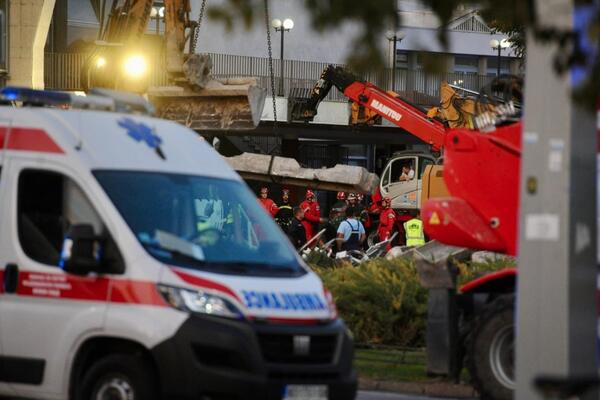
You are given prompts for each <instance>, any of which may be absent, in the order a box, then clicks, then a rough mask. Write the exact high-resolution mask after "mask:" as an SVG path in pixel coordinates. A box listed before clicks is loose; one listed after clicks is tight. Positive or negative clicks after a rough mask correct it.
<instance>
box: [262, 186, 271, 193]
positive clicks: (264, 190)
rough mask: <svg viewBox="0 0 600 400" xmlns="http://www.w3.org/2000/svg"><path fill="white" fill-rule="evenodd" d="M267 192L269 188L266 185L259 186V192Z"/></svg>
mask: <svg viewBox="0 0 600 400" xmlns="http://www.w3.org/2000/svg"><path fill="white" fill-rule="evenodd" d="M268 193H269V188H268V187H266V186H263V187H261V188H260V194H268Z"/></svg>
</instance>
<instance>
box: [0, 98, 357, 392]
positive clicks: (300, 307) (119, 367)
mask: <svg viewBox="0 0 600 400" xmlns="http://www.w3.org/2000/svg"><path fill="white" fill-rule="evenodd" d="M111 94H114V93H110V92H106V93H105V94H104V95H102V96H100V95H95V96H94V95H92V96H87V97H81V96H75V95H70V94H66V93H59V92H47V91H35V90H30V89H18V88H17V89H15V88H4V89H2V90H0V204H2V207H0V221H2V230H0V279H1V280H2V281H3V285H2V290H0V396H8V397H12V396H16V397H24V398H36V399H72V400H90V399H108V398H110V399H123V400H126V399H135V400H155V399H174V398H177V399H225V398H227V399H283V398H286V399H293V398H298V396H305V395H306V393H310V394H311V395H313V397H316V398H322V399H352V398H354V396H355V393H356V385H357V377H356V372H355V370H354V369H353V367H352V358H353V343H352V339H351V337H350V334H349V332H348V330H347V328H346V327H345V325H344V323H343V322H342V321H341V320H340V319H339V318H338V316H337V312H336V309H335V305H334V303H333V300H332V297H331V294H330V293H329V292H328V291H327V289H325V288H324V287H323V284H322V282H321V280H320V279H319V278H318V276H317V275H316V274H315V273H313V272H312V271H311V270H310V269H309V268H308V267H307V266H306V264H305V263H304V262H303V261H302V259H301V258H300V257H299V255H298V254H297V253H296V251H295V250H294V248H293V247H292V245H291V244H290V242H289V241H288V240H287V238H286V237H285V236H284V235H283V233H282V232H281V230H280V229H279V228H278V226H277V225H276V224H275V222H274V221H273V219H272V218H270V217H269V216H268V215H267V214H266V213H265V212H264V210H263V209H262V208H261V207H260V206H259V204H258V203H257V202H256V199H255V197H254V195H253V194H252V193H251V192H250V190H249V189H248V187H247V186H246V184H245V183H244V182H243V181H242V179H241V178H240V177H239V176H238V175H237V174H236V173H235V172H234V171H233V170H232V169H231V168H230V167H229V166H228V165H227V163H226V162H225V160H223V159H222V158H221V156H220V155H219V154H218V153H217V152H215V151H214V150H213V149H212V148H211V147H210V146H209V145H208V144H206V143H205V141H204V140H203V139H202V138H201V137H199V136H198V135H197V134H196V133H194V132H193V131H191V130H190V129H188V128H185V127H183V126H181V125H179V124H176V123H174V122H170V121H166V120H161V119H156V118H152V117H151V116H149V115H148V114H149V113H150V112H151V110H152V107H151V106H150V105H149V104H148V103H146V102H145V101H144V100H143V99H141V98H139V97H137V96H133V97H132V96H127V95H122V96H119V95H117V94H114V96H111Z"/></svg>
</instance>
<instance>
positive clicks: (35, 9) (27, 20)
mask: <svg viewBox="0 0 600 400" xmlns="http://www.w3.org/2000/svg"><path fill="white" fill-rule="evenodd" d="M54 3H55V0H16V1H11V2H9V7H10V10H9V38H10V39H9V40H10V42H9V64H8V65H9V80H8V84H9V85H14V86H27V87H33V88H36V89H43V88H44V45H45V44H46V38H47V36H48V28H49V27H50V20H51V19H52V11H53V10H54ZM65 29H66V27H65Z"/></svg>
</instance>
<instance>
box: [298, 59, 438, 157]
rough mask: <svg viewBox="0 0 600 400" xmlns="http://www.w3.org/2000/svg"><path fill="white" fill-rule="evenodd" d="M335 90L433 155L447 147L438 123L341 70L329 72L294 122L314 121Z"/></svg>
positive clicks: (328, 68) (323, 75)
mask: <svg viewBox="0 0 600 400" xmlns="http://www.w3.org/2000/svg"><path fill="white" fill-rule="evenodd" d="M333 86H335V87H336V88H337V89H338V90H339V91H341V92H342V93H344V95H345V96H346V97H348V99H350V100H351V101H353V102H355V103H357V104H359V105H362V106H364V107H367V108H368V109H370V110H372V111H374V112H376V113H377V114H379V115H381V116H382V117H383V118H385V119H387V120H388V121H390V122H391V123H393V124H394V125H396V126H398V127H400V128H402V129H404V130H405V131H407V132H408V133H410V134H411V135H414V136H416V137H418V138H419V139H421V140H422V141H424V142H425V143H428V144H429V145H431V148H432V150H433V151H440V150H441V149H442V147H443V146H444V137H445V132H446V128H445V126H444V124H443V123H442V122H440V121H438V120H436V119H433V118H429V117H428V116H427V114H426V113H425V112H423V111H422V110H420V109H419V108H417V107H415V106H413V105H411V104H410V103H408V102H407V101H405V100H402V99H401V98H400V97H398V96H395V95H393V94H390V93H388V92H385V91H384V90H382V89H380V88H378V87H377V86H375V85H373V84H372V83H369V82H362V81H360V80H358V79H357V78H356V77H355V76H353V75H352V74H350V73H348V72H347V71H345V70H344V69H343V68H341V67H334V66H332V65H330V66H328V67H327V68H325V70H324V71H323V73H322V74H321V78H320V79H319V80H318V81H317V83H316V84H315V86H314V88H313V89H312V91H311V94H310V97H309V99H307V101H306V102H305V103H304V104H302V105H301V106H300V107H297V108H296V109H295V110H294V113H293V114H294V115H293V118H294V119H299V120H305V121H311V120H312V119H313V118H314V117H315V116H316V115H317V108H318V106H319V104H320V103H321V101H323V99H325V97H326V96H327V94H328V93H329V91H330V90H331V88H332V87H333Z"/></svg>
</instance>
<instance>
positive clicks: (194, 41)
mask: <svg viewBox="0 0 600 400" xmlns="http://www.w3.org/2000/svg"><path fill="white" fill-rule="evenodd" d="M205 7H206V0H202V5H201V6H200V14H199V15H198V21H197V22H196V26H195V27H194V34H193V35H192V39H191V40H192V42H191V43H190V53H191V54H194V53H196V45H197V44H198V35H199V33H200V25H201V24H202V18H203V17H204V8H205Z"/></svg>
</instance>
